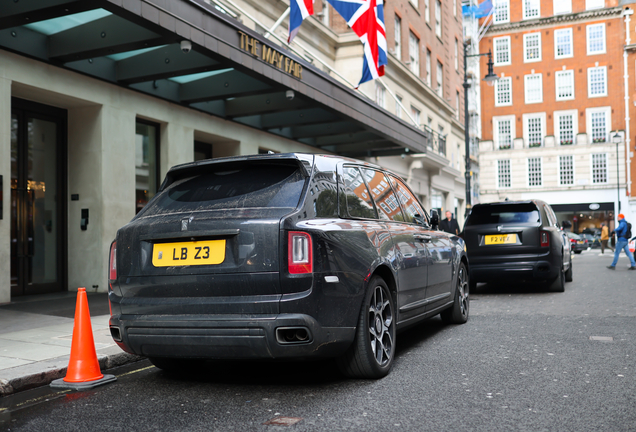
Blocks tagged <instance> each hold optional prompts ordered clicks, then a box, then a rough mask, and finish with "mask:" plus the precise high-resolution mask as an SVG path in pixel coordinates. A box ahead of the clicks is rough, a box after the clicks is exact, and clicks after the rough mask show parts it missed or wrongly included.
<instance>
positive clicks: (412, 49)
mask: <svg viewBox="0 0 636 432" xmlns="http://www.w3.org/2000/svg"><path fill="white" fill-rule="evenodd" d="M409 62H410V64H409V68H410V69H411V72H413V73H414V74H415V75H417V76H419V75H420V40H419V39H418V38H417V36H415V35H414V34H413V32H409Z"/></svg>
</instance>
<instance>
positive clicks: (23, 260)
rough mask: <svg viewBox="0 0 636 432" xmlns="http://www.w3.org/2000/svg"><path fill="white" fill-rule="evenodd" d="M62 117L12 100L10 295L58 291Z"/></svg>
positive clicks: (59, 112)
mask: <svg viewBox="0 0 636 432" xmlns="http://www.w3.org/2000/svg"><path fill="white" fill-rule="evenodd" d="M65 127H66V114H65V111H63V110H59V109H55V108H50V107H44V106H41V105H37V104H33V103H29V102H25V101H19V100H17V99H13V100H12V112H11V210H10V212H11V295H12V296H21V295H29V294H41V293H47V292H55V291H61V290H62V289H63V284H62V279H63V271H62V270H63V261H64V260H63V258H62V257H63V256H65V255H64V248H63V247H62V246H63V244H62V238H63V237H62V234H63V221H62V215H63V212H62V208H63V206H62V202H61V200H62V199H63V197H64V192H63V188H62V186H63V185H62V176H61V174H62V173H61V169H60V168H61V165H60V162H61V160H62V153H61V151H62V149H63V148H64V146H63V145H62V141H63V140H64V130H65Z"/></svg>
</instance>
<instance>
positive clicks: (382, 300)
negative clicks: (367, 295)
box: [369, 286, 394, 366]
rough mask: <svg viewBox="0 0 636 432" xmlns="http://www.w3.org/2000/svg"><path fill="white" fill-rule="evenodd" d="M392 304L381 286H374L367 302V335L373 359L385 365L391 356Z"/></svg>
mask: <svg viewBox="0 0 636 432" xmlns="http://www.w3.org/2000/svg"><path fill="white" fill-rule="evenodd" d="M393 325H394V323H393V306H392V305H391V301H390V300H389V296H388V295H387V293H385V292H384V289H383V287H381V286H376V287H375V289H374V292H373V296H372V297H371V302H370V304H369V336H370V339H371V350H372V351H373V357H374V358H375V361H376V362H377V363H378V364H379V365H380V366H384V365H386V364H387V363H388V362H389V361H390V360H391V358H392V356H393V338H392V336H391V335H392V334H393Z"/></svg>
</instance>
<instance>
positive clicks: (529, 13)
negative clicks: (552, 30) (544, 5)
mask: <svg viewBox="0 0 636 432" xmlns="http://www.w3.org/2000/svg"><path fill="white" fill-rule="evenodd" d="M540 9H541V2H540V0H523V19H533V18H539V16H541V10H540Z"/></svg>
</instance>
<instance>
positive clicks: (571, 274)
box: [565, 257, 574, 282]
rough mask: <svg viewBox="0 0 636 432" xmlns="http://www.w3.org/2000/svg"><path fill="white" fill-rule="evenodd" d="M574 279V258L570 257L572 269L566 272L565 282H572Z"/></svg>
mask: <svg viewBox="0 0 636 432" xmlns="http://www.w3.org/2000/svg"><path fill="white" fill-rule="evenodd" d="M573 277H574V270H572V257H570V268H569V269H568V271H566V272H565V281H566V282H572V280H573Z"/></svg>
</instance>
